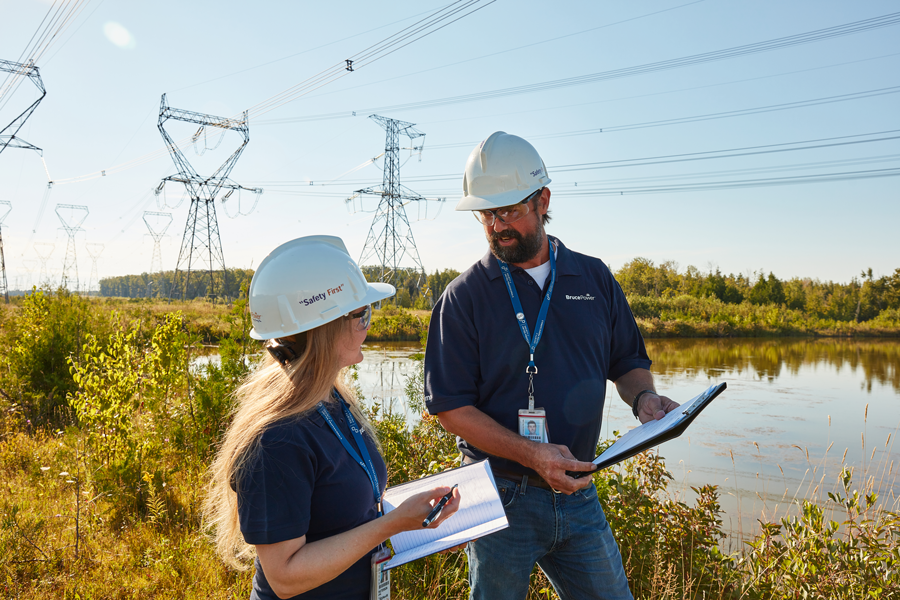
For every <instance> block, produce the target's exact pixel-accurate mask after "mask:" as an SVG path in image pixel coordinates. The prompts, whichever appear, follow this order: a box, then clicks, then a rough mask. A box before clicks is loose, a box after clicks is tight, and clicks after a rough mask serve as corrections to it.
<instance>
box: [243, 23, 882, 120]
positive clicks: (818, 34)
mask: <svg viewBox="0 0 900 600" xmlns="http://www.w3.org/2000/svg"><path fill="white" fill-rule="evenodd" d="M898 23H900V12H897V13H890V14H887V15H883V16H880V17H874V18H871V19H863V20H861V21H854V22H852V23H846V24H844V25H837V26H834V27H826V28H824V29H816V30H813V31H808V32H805V33H799V34H794V35H789V36H785V37H781V38H775V39H772V40H766V41H762V42H755V43H752V44H745V45H742V46H735V47H732V48H725V49H722V50H715V51H712V52H703V53H701V54H693V55H690V56H683V57H680V58H673V59H668V60H663V61H657V62H653V63H646V64H643V65H636V66H633V67H625V68H622V69H613V70H610V71H601V72H598V73H591V74H588V75H580V76H577V77H568V78H565V79H554V80H551V81H544V82H540V83H533V84H528V85H521V86H515V87H510V88H502V89H498V90H491V91H486V92H477V93H473V94H464V95H460V96H450V97H446V98H436V99H433V100H423V101H420V102H409V103H406V104H395V105H393V106H382V107H376V108H363V109H356V110H355V111H354V112H357V113H373V112H378V113H383V112H391V111H394V112H399V111H409V110H420V109H424V108H434V107H437V106H447V105H451V104H461V103H465V102H475V101H481V100H490V99H494V98H502V97H506V96H512V95H518V94H526V93H534V92H542V91H547V90H552V89H559V88H565V87H571V86H576V85H584V84H589V83H597V82H600V81H608V80H611V79H619V78H622V77H631V76H634V75H645V74H647V73H654V72H657V71H663V70H668V69H678V68H682V67H687V66H693V65H698V64H702V63H707V62H713V61H719V60H726V59H731V58H737V57H741V56H746V55H750V54H756V53H759V52H769V51H772V50H778V49H781V48H786V47H790V46H796V45H800V44H808V43H811V42H818V41H822V40H826V39H831V38H835V37H840V36H844V35H850V34H854V33H861V32H864V31H870V30H873V29H878V28H882V27H888V26H892V25H896V24H898ZM350 115H351V111H349V110H345V111H341V112H331V113H323V114H318V115H309V116H306V117H292V118H285V119H277V120H269V121H262V122H260V124H264V123H265V124H276V123H299V122H305V121H320V120H326V119H339V118H347V117H349V116H350Z"/></svg>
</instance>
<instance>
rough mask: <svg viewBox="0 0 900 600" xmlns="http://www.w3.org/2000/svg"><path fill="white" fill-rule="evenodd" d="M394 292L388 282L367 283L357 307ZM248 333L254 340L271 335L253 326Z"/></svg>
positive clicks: (303, 329) (305, 328)
mask: <svg viewBox="0 0 900 600" xmlns="http://www.w3.org/2000/svg"><path fill="white" fill-rule="evenodd" d="M396 294H397V288H395V287H394V286H392V285H391V284H389V283H381V282H375V283H369V284H368V288H367V290H366V295H365V296H363V298H362V300H361V301H360V304H359V306H358V307H357V308H360V307H363V306H366V305H367V304H374V303H376V302H379V301H381V300H384V299H385V298H390V297H391V296H394V295H396ZM341 316H343V315H341ZM324 324H325V323H318V324H315V326H313V327H302V328H300V329H299V330H298V331H295V332H293V333H291V334H284V336H282V337H286V336H287V335H296V334H298V333H303V332H304V331H309V330H311V329H315V328H316V327H321V326H322V325H324ZM249 335H250V337H251V338H252V339H254V340H260V341H262V340H268V339H272V335H260V334H259V333H257V332H256V329H255V328H254V329H251V330H250V334H249ZM276 337H279V336H276Z"/></svg>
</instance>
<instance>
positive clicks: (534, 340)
mask: <svg viewBox="0 0 900 600" xmlns="http://www.w3.org/2000/svg"><path fill="white" fill-rule="evenodd" d="M497 262H498V263H500V270H501V271H503V280H504V281H505V282H506V291H507V292H509V299H510V300H511V301H512V305H513V310H514V311H516V320H517V321H518V322H519V329H520V330H521V331H522V337H524V338H525V343H526V344H528V349H529V350H530V356H529V358H528V366H527V367H526V368H525V372H526V373H528V374H529V375H535V374H537V366H536V365H535V364H534V349H535V348H537V345H538V342H540V341H541V335H542V334H543V333H544V323H545V322H546V321H547V310H548V309H549V308H550V296H551V295H552V294H553V286H554V284H555V283H556V255H555V254H554V253H553V247H552V246H551V247H550V287H548V288H547V293H546V294H545V295H544V301H543V302H542V303H541V310H540V312H539V313H538V318H537V322H536V323H535V325H534V336H532V335H531V333H530V330H529V329H528V322H527V321H526V320H525V312H524V311H523V310H522V303H521V302H520V301H519V294H518V293H517V292H516V284H515V283H514V282H513V278H512V273H510V271H509V265H507V264H506V263H505V262H503V261H502V260H499V259H498V260H497ZM529 387H530V385H529ZM533 400H534V399H533V397H531V396H529V399H528V404H529V406H528V408H529V409H532V410H533V409H534V406H533Z"/></svg>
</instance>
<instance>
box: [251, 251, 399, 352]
mask: <svg viewBox="0 0 900 600" xmlns="http://www.w3.org/2000/svg"><path fill="white" fill-rule="evenodd" d="M396 293H397V290H396V289H395V288H394V286H392V285H390V284H387V283H369V282H367V281H366V278H365V276H364V275H363V273H362V271H361V270H360V268H359V266H358V265H357V264H356V262H355V261H354V260H353V259H352V258H350V254H349V253H348V252H347V247H346V246H345V245H344V242H343V241H342V240H341V238H339V237H334V236H330V235H313V236H307V237H302V238H298V239H296V240H291V241H290V242H286V243H284V244H282V245H281V246H278V247H277V248H275V250H273V251H272V252H271V253H270V254H269V255H268V256H267V257H266V258H264V259H263V261H262V262H261V263H260V264H259V267H258V268H257V269H256V273H255V274H254V275H253V280H252V281H251V282H250V318H251V320H252V322H253V329H252V330H251V331H250V337H252V338H253V339H256V340H268V339H272V338H282V337H287V336H289V335H294V334H296V333H301V332H303V331H309V330H310V329H314V328H316V327H319V326H321V325H324V324H326V323H329V322H331V321H334V320H335V319H337V318H340V317H342V316H344V315H346V314H347V313H349V312H350V311H352V310H354V309H357V308H360V307H362V306H365V305H367V304H372V303H373V302H378V301H379V300H384V299H385V298H389V297H391V296H393V295H394V294H396Z"/></svg>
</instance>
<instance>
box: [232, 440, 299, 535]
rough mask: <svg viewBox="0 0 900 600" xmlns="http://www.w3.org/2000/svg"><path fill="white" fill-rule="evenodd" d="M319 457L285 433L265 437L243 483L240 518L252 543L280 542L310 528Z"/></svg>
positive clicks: (239, 489)
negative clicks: (317, 458)
mask: <svg viewBox="0 0 900 600" xmlns="http://www.w3.org/2000/svg"><path fill="white" fill-rule="evenodd" d="M315 472H316V463H315V453H314V452H313V451H312V449H311V448H309V447H308V446H307V445H305V444H303V443H301V442H300V441H298V440H297V439H296V438H295V437H293V436H287V435H286V434H285V432H284V430H283V429H281V428H275V430H274V431H273V430H269V431H266V432H265V433H263V436H262V439H261V440H260V445H259V448H258V449H257V451H256V452H255V453H254V456H253V457H252V458H251V459H250V460H249V461H248V462H247V464H246V465H245V467H244V473H243V477H242V478H241V480H240V482H239V485H238V518H239V520H240V526H241V533H243V535H244V540H245V541H246V542H247V543H248V544H275V543H278V542H283V541H286V540H292V539H295V538H299V537H302V536H304V535H306V533H307V531H308V530H309V518H310V512H311V499H312V491H313V487H314V482H315Z"/></svg>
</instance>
